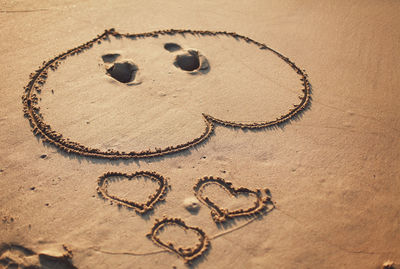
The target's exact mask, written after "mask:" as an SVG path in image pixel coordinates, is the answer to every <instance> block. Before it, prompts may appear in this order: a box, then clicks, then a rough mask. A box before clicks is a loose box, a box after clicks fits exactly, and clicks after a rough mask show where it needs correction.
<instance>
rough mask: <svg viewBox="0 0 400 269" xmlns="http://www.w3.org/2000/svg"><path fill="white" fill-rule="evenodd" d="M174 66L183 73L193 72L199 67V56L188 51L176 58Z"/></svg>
mask: <svg viewBox="0 0 400 269" xmlns="http://www.w3.org/2000/svg"><path fill="white" fill-rule="evenodd" d="M175 65H176V66H178V67H179V68H181V69H182V70H185V71H194V70H196V69H198V68H199V67H200V60H199V54H198V53H197V52H195V51H189V52H187V53H184V54H180V55H178V56H176V59H175Z"/></svg>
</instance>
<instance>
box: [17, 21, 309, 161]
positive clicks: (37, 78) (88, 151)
mask: <svg viewBox="0 0 400 269" xmlns="http://www.w3.org/2000/svg"><path fill="white" fill-rule="evenodd" d="M176 34H182V35H184V34H192V35H199V36H218V35H225V36H230V37H233V38H235V39H240V40H244V41H246V42H247V43H251V44H254V45H256V46H258V47H259V48H260V49H263V50H268V51H270V52H272V53H274V54H275V55H276V56H278V57H279V58H281V59H282V60H283V61H285V62H286V63H287V64H288V65H289V66H290V67H291V68H292V69H293V70H294V71H295V72H296V73H297V74H298V75H299V76H300V80H301V81H302V86H303V88H302V89H301V91H302V92H303V96H301V97H299V98H300V103H299V104H297V105H294V108H292V109H290V110H289V112H287V113H286V114H284V115H281V116H280V117H279V118H277V119H275V120H270V121H265V122H261V123H258V122H253V123H239V122H234V121H225V120H221V119H217V118H215V117H213V116H211V115H207V114H204V113H203V114H202V115H203V118H204V121H205V123H206V128H205V130H204V131H203V133H202V134H201V135H200V136H199V137H197V138H195V139H193V140H191V141H188V142H186V143H183V144H179V145H173V146H168V147H166V148H163V149H161V148H158V149H155V150H151V149H148V150H144V151H140V152H136V151H131V152H123V151H117V150H107V151H102V150H100V149H96V148H90V147H87V146H85V145H82V144H80V143H78V142H74V141H71V140H70V139H68V138H64V137H63V135H62V134H60V133H58V132H56V131H54V130H53V129H52V128H51V126H50V125H48V124H46V122H45V121H44V119H43V116H42V114H41V113H40V107H39V106H38V97H37V94H40V92H41V90H42V87H43V85H44V84H45V82H46V79H47V77H48V72H49V69H51V70H53V71H54V70H56V69H57V67H58V66H59V65H60V64H61V63H62V61H64V60H65V59H66V58H67V57H70V56H73V55H75V54H79V53H82V52H84V51H86V50H88V49H90V48H91V47H93V46H94V45H95V44H96V43H97V44H101V42H102V40H107V39H108V38H109V36H114V37H117V38H131V39H132V38H147V37H158V36H159V35H176ZM307 77H308V76H307V74H306V73H305V71H304V70H301V69H300V68H299V67H297V65H296V64H295V63H294V62H292V61H290V60H289V58H287V57H285V56H284V55H282V54H280V53H279V52H277V51H275V50H273V49H271V48H270V47H268V46H267V45H265V44H263V43H260V42H257V41H255V40H253V39H251V38H249V37H246V36H243V35H239V34H237V33H234V32H226V31H196V30H174V29H171V30H160V31H153V32H148V33H141V34H121V33H118V32H117V31H115V30H114V29H110V30H106V31H105V32H104V33H103V34H101V35H98V36H97V37H96V38H94V39H92V40H90V41H89V42H86V43H84V44H82V45H80V46H78V47H76V48H73V49H70V50H68V51H67V52H64V53H61V54H60V55H58V56H56V57H55V58H53V59H51V60H49V61H47V62H46V61H44V62H43V64H42V66H41V67H39V68H38V69H37V70H36V71H35V72H34V73H32V74H31V75H30V81H29V83H28V85H27V86H25V88H24V89H25V94H24V95H23V96H22V102H23V107H24V108H23V111H24V115H25V116H26V117H27V118H28V119H29V122H30V125H31V127H32V129H33V133H34V134H35V135H38V136H40V137H41V138H42V140H43V141H45V142H48V143H50V144H52V145H55V146H56V147H58V148H59V149H61V150H63V151H65V152H67V153H75V154H78V155H81V156H87V157H95V158H106V159H138V158H149V157H156V156H163V155H166V154H170V153H175V152H178V151H182V150H186V149H189V148H191V147H194V146H196V145H198V144H200V143H202V142H203V141H205V140H206V139H207V138H208V137H209V136H210V135H211V133H212V132H213V130H214V123H218V124H221V125H224V126H230V127H236V128H242V129H256V128H266V127H271V126H278V125H280V124H282V123H284V122H286V121H288V120H291V119H293V118H294V117H295V116H297V115H298V113H300V112H301V111H303V110H304V109H305V108H306V107H307V106H308V104H309V102H310V99H311V97H310V94H311V84H310V82H309V81H308V79H307Z"/></svg>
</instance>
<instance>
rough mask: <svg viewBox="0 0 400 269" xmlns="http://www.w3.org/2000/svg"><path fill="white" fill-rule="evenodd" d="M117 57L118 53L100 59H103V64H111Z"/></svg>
mask: <svg viewBox="0 0 400 269" xmlns="http://www.w3.org/2000/svg"><path fill="white" fill-rule="evenodd" d="M119 56H121V55H120V54H118V53H108V54H104V55H102V56H101V58H102V59H103V62H105V63H112V62H114V61H115V60H116V59H117V58H118V57H119Z"/></svg>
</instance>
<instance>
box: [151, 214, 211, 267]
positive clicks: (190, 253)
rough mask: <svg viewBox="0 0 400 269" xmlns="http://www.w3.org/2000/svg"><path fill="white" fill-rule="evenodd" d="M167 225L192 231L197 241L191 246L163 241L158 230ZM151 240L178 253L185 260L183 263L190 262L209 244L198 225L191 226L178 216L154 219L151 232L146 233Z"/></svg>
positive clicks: (201, 253) (205, 249)
mask: <svg viewBox="0 0 400 269" xmlns="http://www.w3.org/2000/svg"><path fill="white" fill-rule="evenodd" d="M168 225H176V226H178V227H180V228H182V229H183V230H185V231H188V230H191V231H194V232H195V233H196V234H197V236H198V239H199V243H198V244H196V245H195V246H193V247H180V246H177V245H176V244H174V243H173V242H164V241H162V240H161V239H160V238H159V237H158V234H159V232H160V231H161V230H162V229H163V228H165V227H166V226H168ZM147 236H148V237H149V238H151V240H152V241H153V242H154V243H155V244H156V245H158V246H160V247H162V248H165V249H167V250H168V251H172V252H174V253H176V254H178V256H179V257H181V258H182V259H184V260H185V263H190V262H192V261H193V260H195V259H197V258H199V257H200V256H201V255H203V253H204V252H206V251H207V249H208V248H209V246H210V240H209V239H208V237H207V235H206V233H205V232H204V231H203V230H202V229H200V228H199V227H191V226H188V225H186V224H185V222H184V221H183V220H181V219H179V218H166V217H164V218H163V219H161V220H158V219H156V222H155V223H154V226H153V228H152V229H151V232H150V233H149V234H148V235H147Z"/></svg>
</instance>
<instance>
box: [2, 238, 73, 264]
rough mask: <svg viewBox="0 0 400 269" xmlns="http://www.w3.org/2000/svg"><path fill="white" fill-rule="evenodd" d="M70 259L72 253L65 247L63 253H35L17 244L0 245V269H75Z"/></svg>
mask: <svg viewBox="0 0 400 269" xmlns="http://www.w3.org/2000/svg"><path fill="white" fill-rule="evenodd" d="M71 258H72V252H71V251H70V250H68V248H67V247H65V246H64V249H63V251H60V250H58V249H48V250H44V251H41V252H39V253H36V252H34V251H33V250H31V249H29V248H26V247H24V246H21V245H18V244H2V245H0V265H1V266H2V267H1V266H0V267H1V268H7V269H11V268H13V269H14V268H30V269H55V268H59V269H76V267H75V266H74V265H73V264H72V261H71Z"/></svg>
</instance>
